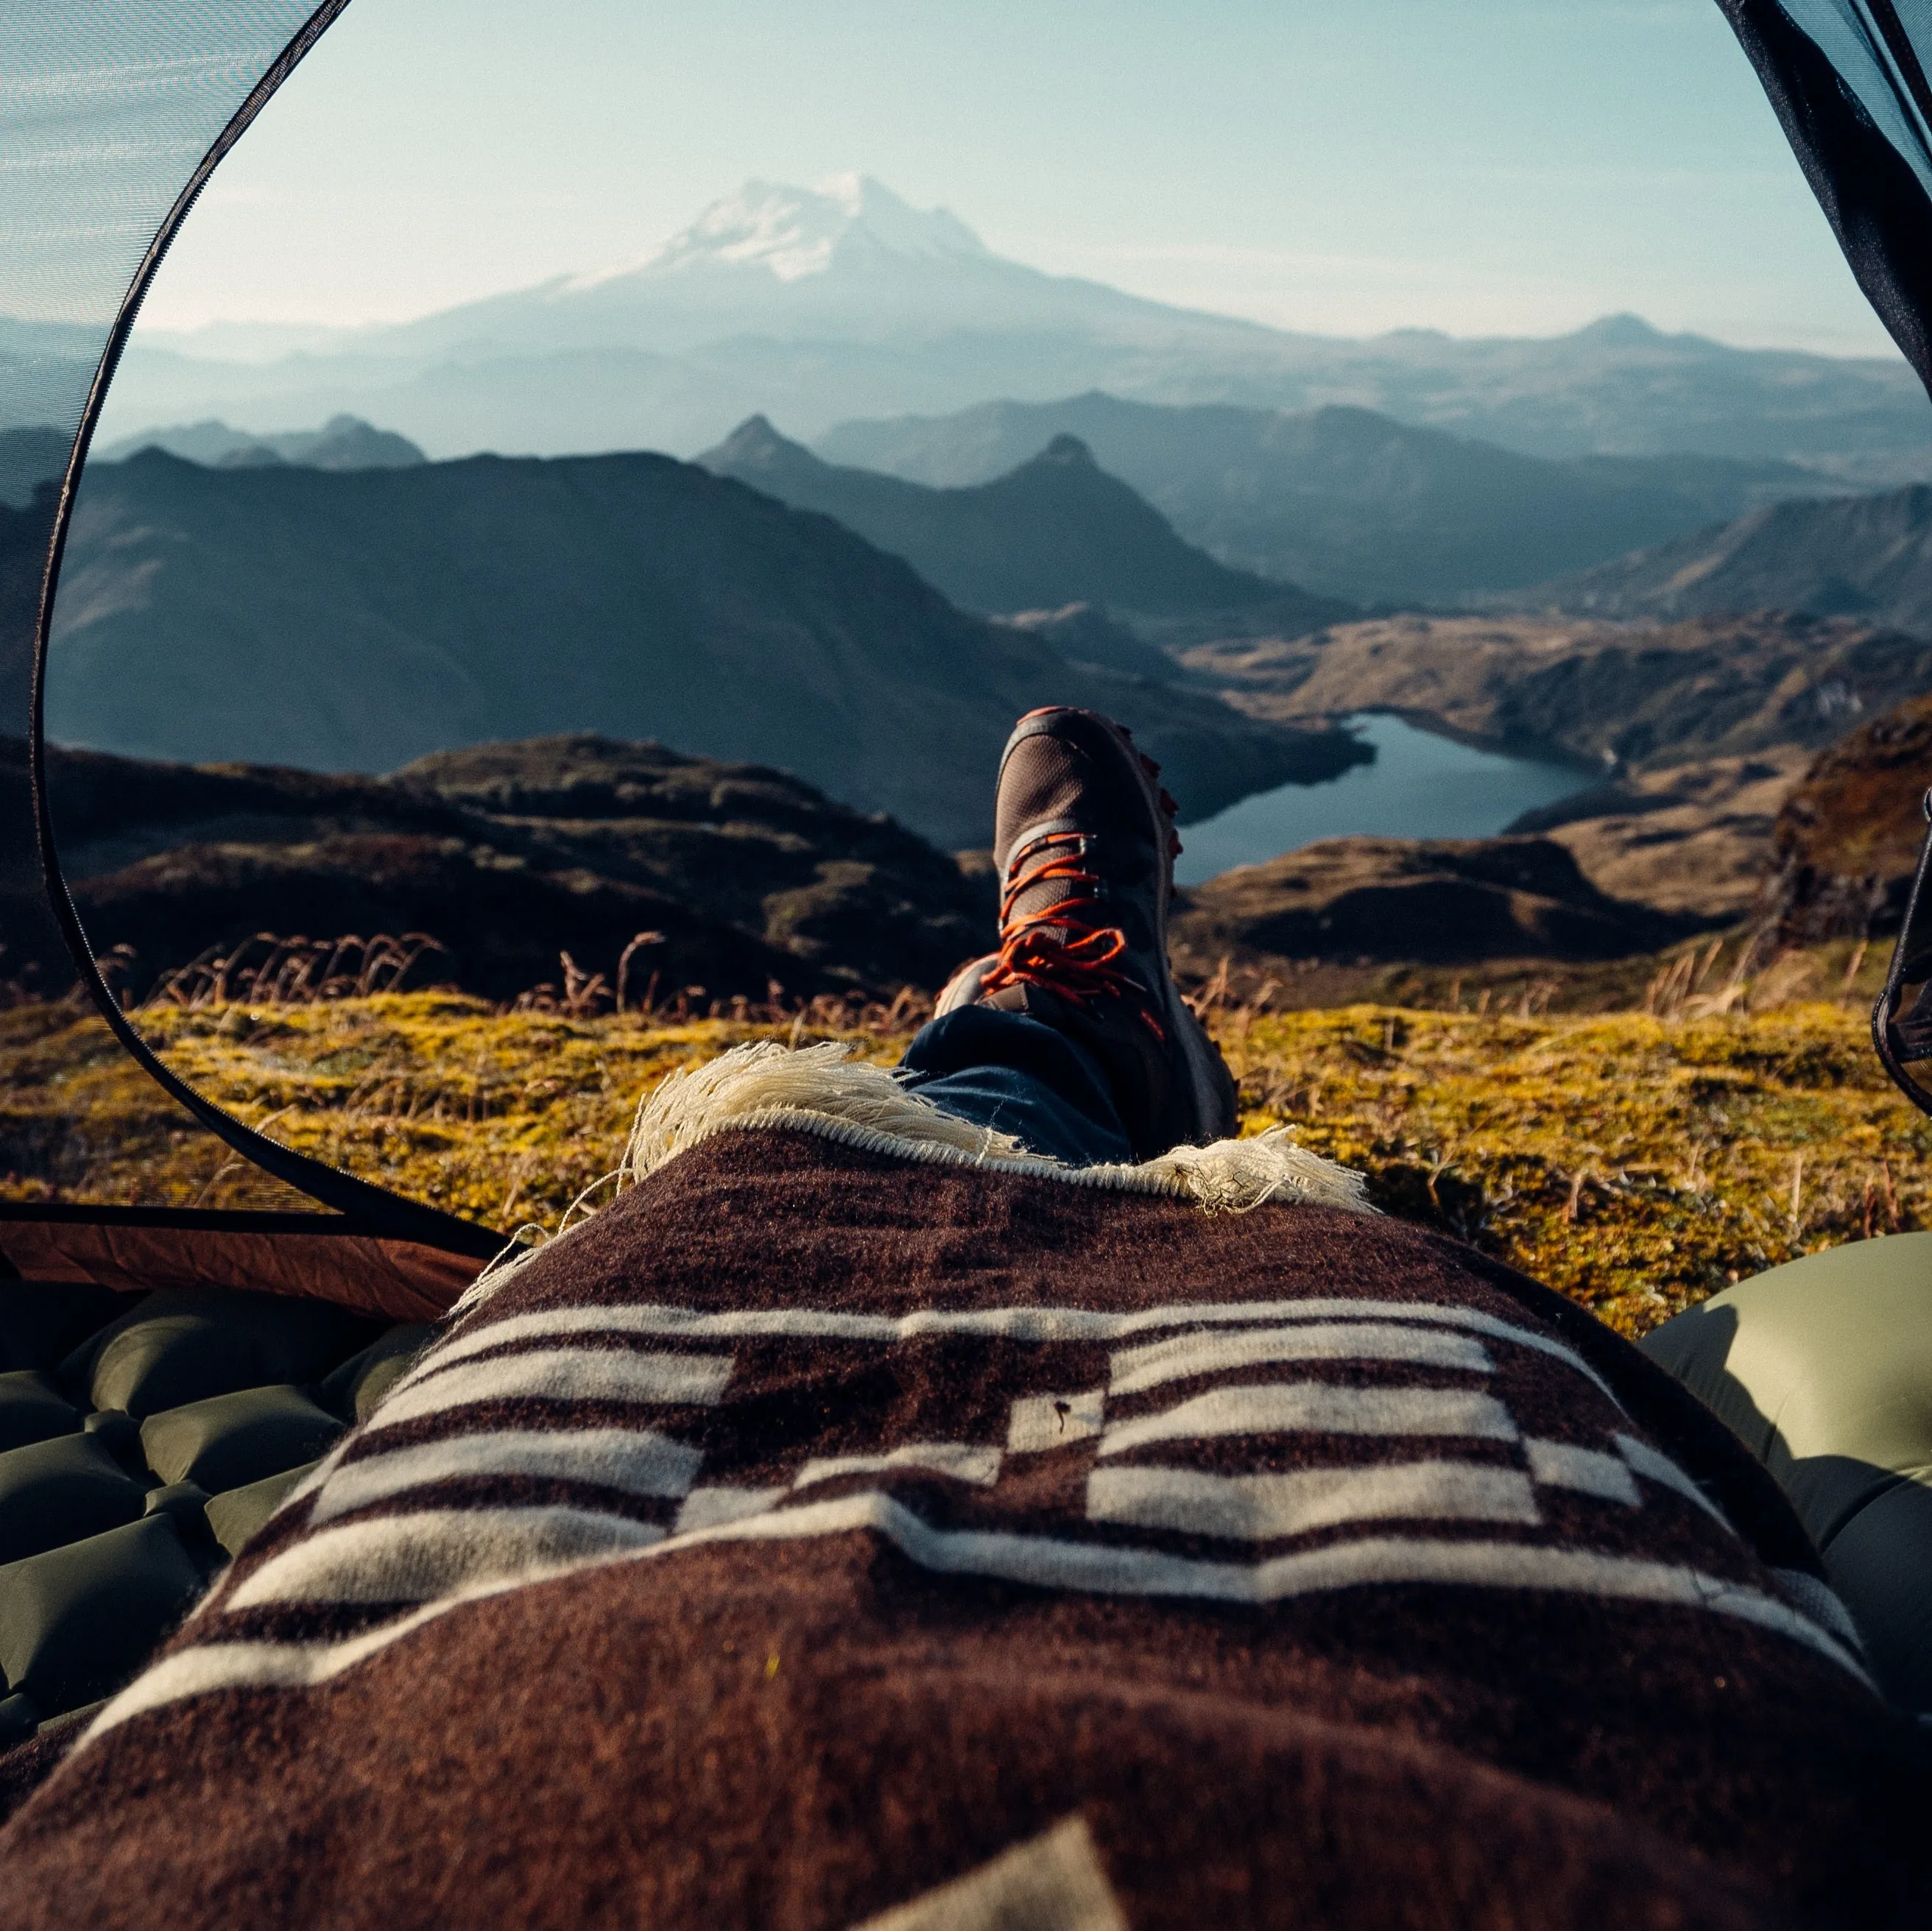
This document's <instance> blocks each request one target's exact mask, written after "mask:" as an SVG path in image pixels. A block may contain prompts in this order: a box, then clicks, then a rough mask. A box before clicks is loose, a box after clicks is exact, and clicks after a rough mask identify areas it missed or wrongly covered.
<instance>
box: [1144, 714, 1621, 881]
mask: <svg viewBox="0 0 1932 1931" xmlns="http://www.w3.org/2000/svg"><path fill="white" fill-rule="evenodd" d="M1344 722H1345V723H1346V724H1348V726H1349V728H1350V729H1351V730H1353V731H1354V732H1355V734H1356V736H1358V737H1360V738H1362V739H1366V740H1367V742H1369V743H1370V744H1372V745H1374V746H1375V748H1376V760H1375V762H1374V763H1373V764H1358V765H1355V766H1352V767H1351V768H1350V769H1349V770H1347V771H1346V772H1343V774H1342V775H1341V776H1340V778H1331V779H1330V780H1329V781H1328V783H1327V784H1284V785H1283V787H1281V789H1280V790H1279V791H1264V792H1262V793H1258V794H1257V795H1256V796H1254V797H1252V798H1244V799H1242V800H1241V802H1240V803H1239V804H1238V805H1230V806H1229V808H1228V809H1227V810H1226V811H1223V812H1222V813H1221V814H1220V816H1219V817H1213V818H1205V819H1203V820H1202V822H1201V823H1199V824H1198V825H1186V826H1183V827H1182V828H1181V846H1182V850H1181V858H1180V860H1179V862H1178V863H1177V864H1176V865H1175V868H1174V875H1175V880H1177V882H1178V883H1181V884H1182V885H1199V884H1201V883H1203V882H1204V881H1205V880H1208V879H1210V878H1212V877H1214V876H1215V875H1216V874H1217V873H1220V872H1223V871H1230V870H1232V868H1234V867H1235V866H1236V865H1259V864H1260V863H1262V861H1263V860H1265V859H1271V858H1275V857H1278V856H1280V854H1281V853H1283V852H1288V851H1293V850H1295V848H1296V847H1297V846H1298V845H1306V844H1313V843H1314V842H1315V841H1316V839H1317V838H1346V837H1349V836H1350V835H1352V834H1355V833H1357V832H1372V833H1374V834H1376V835H1379V836H1381V837H1383V838H1493V837H1494V836H1495V835H1496V833H1497V832H1500V831H1501V830H1502V829H1503V827H1504V826H1505V825H1507V824H1508V823H1509V822H1510V821H1511V819H1513V818H1515V817H1518V816H1519V815H1520V814H1522V813H1523V812H1525V811H1534V810H1535V809H1536V808H1537V807H1538V806H1539V805H1552V804H1554V803H1555V802H1556V800H1557V799H1559V798H1565V797H1568V796H1569V794H1570V793H1571V792H1573V791H1580V790H1583V789H1584V788H1585V787H1586V786H1589V785H1591V784H1597V783H1599V782H1601V779H1600V778H1598V775H1595V774H1594V773H1592V772H1588V771H1579V770H1577V769H1574V767H1572V766H1569V765H1560V764H1539V763H1532V761H1531V760H1529V759H1527V758H1520V757H1499V755H1498V754H1496V752H1494V751H1472V750H1471V749H1470V748H1469V746H1468V745H1461V744H1457V743H1454V742H1452V741H1451V739H1448V738H1445V737H1437V736H1435V735H1434V733H1432V732H1429V731H1419V730H1417V729H1416V728H1415V726H1414V725H1412V724H1404V723H1403V721H1402V720H1401V719H1400V718H1385V717H1367V716H1364V717H1357V718H1346V719H1345V720H1344Z"/></svg>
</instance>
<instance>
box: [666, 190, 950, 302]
mask: <svg viewBox="0 0 1932 1931" xmlns="http://www.w3.org/2000/svg"><path fill="white" fill-rule="evenodd" d="M860 253H865V254H870V255H873V256H892V257H895V258H896V259H900V260H915V261H916V260H927V261H931V260H938V259H959V258H960V257H962V256H984V255H985V254H986V248H985V247H984V245H983V244H982V243H981V241H980V238H979V237H978V236H977V235H975V234H974V232H973V231H972V229H970V228H969V227H968V226H966V224H965V222H963V221H962V220H960V219H959V217H958V216H957V215H956V214H950V213H949V212H948V211H947V210H946V209H945V208H932V209H931V210H929V211H924V212H922V211H920V210H919V209H918V208H913V207H910V206H909V205H907V203H906V202H903V201H901V199H899V197H898V196H897V195H895V193H893V192H892V190H891V189H890V188H889V187H886V186H885V185H884V184H883V183H881V182H879V181H874V180H873V179H872V178H871V176H870V175H862V174H844V175H834V176H833V177H832V178H831V179H830V180H829V181H821V182H820V183H819V184H818V185H817V187H810V188H807V187H790V186H787V185H786V184H784V183H782V182H777V181H747V182H746V183H745V185H744V186H743V187H742V188H740V189H739V190H738V192H737V193H736V194H733V195H730V196H727V197H726V198H725V199H724V200H722V201H715V202H712V205H710V206H709V208H706V209H705V211H703V214H700V215H699V217H697V220H695V221H694V222H693V223H691V226H689V227H688V228H686V229H684V230H683V231H682V232H680V233H679V234H676V235H673V236H672V237H671V238H670V240H669V241H667V242H666V243H665V244H664V246H663V247H661V248H660V249H658V250H657V252H656V253H655V254H654V255H653V256H652V257H651V258H650V259H649V261H648V262H646V264H645V265H644V266H645V268H646V270H647V271H649V273H650V274H652V275H653V276H656V275H664V274H691V273H692V272H693V271H700V270H703V269H705V268H717V267H721V266H727V265H729V266H733V267H751V268H764V269H766V270H767V271H769V273H770V274H772V276H773V277H775V279H776V280H779V281H781V282H790V281H799V280H803V279H804V278H805V277H806V276H808V275H820V274H825V273H826V272H827V271H829V269H830V268H832V265H833V263H834V261H835V259H836V258H838V257H840V256H849V255H855V254H860Z"/></svg>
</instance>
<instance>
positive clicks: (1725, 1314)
mask: <svg viewBox="0 0 1932 1931" xmlns="http://www.w3.org/2000/svg"><path fill="white" fill-rule="evenodd" d="M1642 1345H1643V1349H1644V1351H1645V1352H1646V1354H1649V1355H1650V1356H1651V1357H1652V1359H1653V1360H1656V1361H1657V1362H1658V1363H1661V1365H1662V1366H1664V1367H1665V1368H1667V1369H1669V1370H1670V1372H1671V1373H1672V1374H1673V1375H1676V1378H1678V1380H1679V1381H1682V1383H1683V1384H1685V1387H1688V1389H1689V1390H1691V1393H1693V1394H1694V1395H1696V1396H1697V1397H1698V1398H1699V1399H1700V1400H1701V1401H1702V1402H1703V1403H1704V1404H1705V1405H1706V1407H1708V1408H1711V1409H1712V1410H1713V1411H1715V1413H1716V1414H1718V1417H1720V1418H1721V1420H1723V1421H1724V1422H1725V1423H1727V1425H1728V1426H1729V1427H1730V1429H1731V1430H1732V1431H1733V1433H1735V1434H1736V1435H1738V1436H1739V1438H1740V1439H1741V1440H1742V1441H1743V1442H1744V1444H1745V1446H1746V1447H1748V1448H1749V1449H1750V1450H1751V1453H1753V1454H1754V1455H1755V1456H1757V1458H1758V1459H1759V1460H1760V1461H1761V1462H1763V1463H1764V1465H1766V1468H1769V1470H1770V1471H1771V1473H1772V1474H1773V1475H1774V1476H1775V1477H1776V1478H1777V1480H1778V1485H1779V1486H1780V1487H1781V1488H1782V1489H1784V1492H1785V1493H1786V1495H1788V1496H1789V1497H1790V1498H1791V1501H1792V1502H1793V1505H1794V1506H1795V1507H1796V1509H1797V1511H1798V1513H1799V1517H1800V1519H1802V1521H1803V1522H1804V1524H1805V1528H1806V1529H1807V1531H1808V1532H1809V1533H1810V1534H1811V1540H1813V1542H1814V1543H1816V1544H1817V1548H1818V1551H1819V1552H1820V1555H1822V1556H1823V1558H1824V1561H1825V1569H1826V1575H1827V1576H1828V1577H1829V1579H1830V1581H1831V1584H1832V1588H1834V1589H1835V1591H1837V1592H1838V1596H1839V1597H1840V1598H1841V1600H1843V1603H1844V1605H1845V1606H1846V1609H1848V1610H1849V1611H1850V1612H1851V1615H1852V1621H1854V1622H1855V1623H1856V1624H1857V1625H1858V1630H1859V1633H1860V1634H1861V1636H1862V1637H1863V1638H1864V1645H1865V1650H1866V1654H1867V1657H1868V1658H1869V1660H1870V1663H1871V1665H1872V1667H1873V1670H1874V1672H1875V1673H1876V1675H1877V1677H1878V1678H1879V1681H1880V1683H1881V1684H1883V1686H1884V1687H1885V1690H1886V1691H1887V1692H1888V1694H1889V1695H1890V1696H1891V1697H1892V1699H1894V1702H1897V1703H1898V1704H1899V1705H1900V1706H1901V1707H1903V1708H1906V1709H1907V1710H1909V1711H1913V1712H1914V1713H1915V1714H1918V1716H1919V1717H1920V1719H1921V1721H1932V1234H1894V1235H1892V1236H1891V1237H1889V1238H1888V1239H1885V1240H1861V1241H1858V1242H1855V1243H1853V1244H1852V1245H1851V1246H1845V1247H1835V1248H1832V1249H1830V1250H1829V1252H1826V1253H1823V1254H1812V1255H1807V1256H1806V1257H1805V1259H1803V1260H1802V1261H1792V1262H1791V1263H1790V1264H1789V1265H1788V1266H1786V1267H1777V1268H1774V1269H1773V1270H1772V1271H1771V1272H1770V1273H1766V1274H1759V1275H1757V1276H1754V1277H1753V1278H1752V1279H1750V1280H1748V1281H1740V1282H1739V1283H1738V1285H1736V1287H1734V1288H1726V1289H1725V1290H1724V1292H1723V1293H1721V1294H1714V1295H1713V1296H1712V1297H1711V1299H1710V1300H1708V1301H1706V1302H1705V1303H1703V1306H1701V1307H1696V1308H1693V1309H1690V1310H1689V1311H1688V1312H1686V1313H1684V1314H1681V1315H1678V1316H1677V1317H1676V1319H1675V1320H1673V1321H1667V1322H1666V1323H1665V1324H1664V1325H1663V1326H1662V1327H1659V1328H1658V1329H1656V1330H1654V1331H1653V1332H1652V1333H1650V1334H1649V1335H1648V1336H1646V1337H1645V1339H1644V1340H1643V1343H1642Z"/></svg>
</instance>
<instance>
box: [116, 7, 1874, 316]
mask: <svg viewBox="0 0 1932 1931" xmlns="http://www.w3.org/2000/svg"><path fill="white" fill-rule="evenodd" d="M855 168H856V169H863V170H864V171H865V172H869V173H871V174H874V175H877V176H878V177H879V178H880V179H881V180H883V181H885V182H886V184H888V185H889V186H890V187H893V188H894V189H895V190H897V191H898V193H901V194H903V195H904V196H906V197H907V199H909V200H910V201H912V202H914V203H915V204H916V205H919V206H927V205H932V204H933V203H935V202H943V203H944V204H945V205H947V206H949V207H950V208H953V210H954V211H956V213H957V214H959V215H961V216H962V217H964V218H965V220H967V221H968V222H969V223H971V224H972V225H973V226H974V227H975V228H976V229H978V230H979V232H980V234H981V235H982V236H983V238H985V239H986V241H987V242H988V243H989V244H990V245H992V247H995V248H996V249H998V250H1000V251H1001V253H1007V254H1010V255H1012V256H1016V257H1017V258H1019V259H1022V260H1024V261H1027V262H1032V263H1034V264H1035V265H1038V266H1040V267H1042V268H1049V269H1052V270H1055V271H1062V272H1068V273H1078V274H1088V275H1091V276H1094V277H1097V278H1098V279H1100V280H1106V281H1110V282H1112V283H1116V284H1118V285H1119V286H1123V287H1126V288H1130V289H1134V290H1136V291H1137V292H1141V293H1144V294H1147V295H1154V296H1157V297H1159V298H1163V299H1165V300H1169V301H1180V302H1186V303H1190V304H1193V305H1196V306H1199V307H1207V308H1214V309H1219V310H1225V311H1226V312H1229V313H1238V314H1244V315H1248V316H1253V317H1255V318H1256V319H1260V320H1263V321H1268V322H1275V323H1277V324H1279V325H1283V326H1286V327H1292V328H1309V329H1314V330H1318V331H1324V332H1330V333H1336V334H1364V333H1369V332H1373V331H1377V330H1380V329H1383V328H1393V327H1399V326H1403V325H1419V326H1433V327H1438V328H1447V329H1448V330H1450V331H1453V332H1454V333H1457V334H1550V333H1555V332H1557V331H1562V330H1565V329H1568V328H1574V327H1575V326H1577V325H1580V324H1581V323H1582V322H1586V321H1587V320H1589V319H1591V318H1592V317H1593V316H1597V315H1600V314H1602V313H1607V312H1609V311H1611V310H1621V309H1630V310H1636V311H1637V312H1638V313H1642V314H1643V315H1645V316H1647V317H1648V318H1649V319H1651V320H1652V321H1653V322H1656V323H1658V324H1659V325H1661V326H1664V327H1666V328H1694V329H1697V330H1700V331H1703V332H1705V333H1707V334H1713V335H1715V336H1718V337H1721V338H1722V339H1724V340H1729V341H1733V342H1739V343H1787V344H1790V345H1791V346H1799V347H1807V348H1815V349H1826V350H1829V351H1833V352H1885V350H1886V346H1887V345H1886V343H1885V337H1884V336H1883V334H1882V331H1880V330H1879V327H1878V325H1877V324H1876V322H1875V321H1874V320H1873V319H1872V317H1871V316H1870V313H1869V311H1868V310H1867V309H1866V308H1865V307H1864V302H1863V301H1862V298H1861V297H1860V296H1859V295H1858V292H1857V290H1856V289H1855V286H1853V284H1852V280H1851V277H1850V276H1849V273H1848V272H1847V271H1846V269H1845V268H1844V266H1843V263H1842V262H1841V259H1840V258H1839V256H1838V252H1837V250H1836V248H1835V246H1834V244H1833V243H1832V239H1831V236H1830V235H1829V231H1828V230H1827V229H1826V226H1825V223H1824V221H1823V217H1821V216H1820V214H1819V213H1818V211H1817V207H1816V205H1814V202H1812V200H1811V196H1810V195H1809V193H1808V191H1807V190H1806V189H1805V186H1804V184H1803V182H1802V180H1801V178H1799V173H1798V170H1797V167H1796V163H1794V162H1793V160H1792V159H1791V157H1790V152H1789V151H1788V150H1787V148H1786V147H1785V145H1784V141H1783V139H1782V136H1781V135H1780V133H1779V132H1778V128H1777V126H1776V124H1775V121H1773V119H1772V115H1771V112H1770V110H1769V108H1768V106H1766V103H1765V101H1764V99H1763V95H1762V94H1761V93H1760V91H1759V89H1758V86H1757V81H1756V79H1755V77H1754V76H1753V74H1752V73H1751V70H1750V68H1749V67H1748V64H1746V62H1745V58H1744V56H1743V55H1742V52H1740V51H1739V48H1738V46H1737V45H1736V42H1735V41H1734V40H1733V38H1732V37H1731V35H1730V31H1729V29H1728V28H1727V27H1726V26H1725V25H1724V21H1723V19H1722V17H1721V15H1720V14H1719V13H1718V9H1717V7H1716V6H1715V4H1712V0H953V4H941V3H940V0H837V4H826V0H704V4H680V5H670V4H660V0H545V4H541V5H536V4H531V0H355V4H353V5H352V6H351V7H350V9H349V10H348V12H347V14H346V15H345V16H344V18H343V19H342V20H341V22H340V23H339V24H338V25H337V26H336V27H335V28H334V29H333V30H332V31H331V32H330V34H329V35H328V37H326V39H325V40H324V41H323V43H322V45H321V46H320V49H318V50H317V52H315V53H314V55H311V58H310V60H309V62H308V64H307V65H306V66H305V67H304V68H302V70H300V71H299V73H297V74H296V77H295V79H293V81H292V82H290V85H289V86H288V87H287V88H286V89H285V90H284V93H283V94H282V95H281V97H280V98H278V100H276V101H275V103H272V106H271V107H270V108H269V111H268V112H267V113H266V115H264V117H263V120H262V121H261V122H260V124H258V126H257V128H256V129H255V130H254V131H253V132H252V133H251V135H250V136H249V137H248V139H247V140H246V141H245V142H243V144H242V146H241V148H239V151H237V153H236V155H235V157H233V159H232V160H230V161H229V163H227V164H226V166H225V167H224V168H223V170H222V172H221V173H220V175H217V178H216V179H215V181H214V183H213V184H212V185H211V188H210V190H209V191H208V194H207V196H206V197H205V200H204V202H203V205H202V206H201V207H200V208H198V209H197V211H196V213H195V214H194V216H193V217H192V219H191V220H190V222H189V223H188V225H187V229H186V230H185V231H184V233H183V235H182V237H181V240H180V241H179V242H178V244H177V249H176V253H175V258H174V259H172V260H171V261H170V262H169V264H168V265H167V267H166V268H165V269H164V271H163V275H162V278H161V280H160V282H159V283H157V286H156V288H155V289H154V294H153V295H152V297H151V301H150V305H149V308H148V314H147V316H146V317H145V320H146V322H147V323H148V325H150V326H163V327H184V326H191V325H195V324H196V323H199V322H203V321H206V320H208V319H217V318H220V319H238V320H287V321H302V320H315V321H328V322H354V321H365V320H378V319H401V318H403V317H406V316H413V315H416V314H419V313H424V312H425V311H427V310H431V309H433V308H437V307H443V306H445V305H447V304H449V303H451V302H454V301H460V300H462V299H464V298H468V297H470V296H472V295H480V294H483V293H486V292H492V291H494V290H496V289H502V288H506V287H513V286H520V285H522V284H525V283H530V282H533V281H536V280H541V279H542V278H543V277H546V276H547V275H550V274H556V273H559V272H563V271H576V270H583V269H588V268H596V267H599V266H601V265H606V264H608V263H610V262H616V261H620V260H622V259H626V258H628V257H633V256H637V255H638V254H640V253H642V252H643V250H645V249H646V247H649V245H650V244H652V243H653V242H655V241H658V240H659V239H661V238H662V237H663V236H664V235H666V234H667V233H669V232H671V231H672V230H673V229H676V228H677V227H679V226H682V224H683V223H685V221H686V220H688V219H689V218H690V217H691V216H692V215H693V214H695V213H696V212H697V210H698V208H700V207H701V206H702V205H703V204H704V203H705V202H707V201H709V200H711V199H714V198H715V197H716V196H718V195H719V194H721V193H726V192H727V191H729V190H731V189H733V188H734V187H736V185H737V184H739V182H740V181H742V180H743V179H745V178H747V177H750V176H754V175H757V176H762V177H764V178H768V179H774V180H780V181H802V182H809V181H814V180H816V179H817V178H821V177H823V176H824V175H828V174H830V173H832V172H838V171H839V170H842V169H855Z"/></svg>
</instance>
